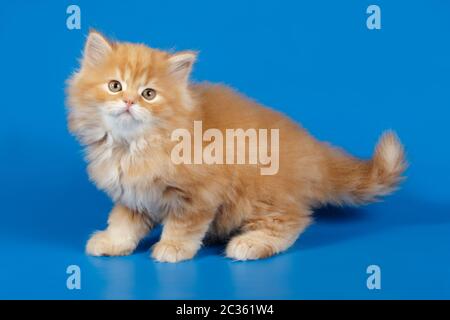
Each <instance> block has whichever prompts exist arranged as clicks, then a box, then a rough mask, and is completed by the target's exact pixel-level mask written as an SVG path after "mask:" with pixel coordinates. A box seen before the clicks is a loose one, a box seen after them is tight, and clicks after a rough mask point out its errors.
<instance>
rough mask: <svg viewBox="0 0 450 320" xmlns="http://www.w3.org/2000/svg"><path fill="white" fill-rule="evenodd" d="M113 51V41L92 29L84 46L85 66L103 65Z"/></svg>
mask: <svg viewBox="0 0 450 320" xmlns="http://www.w3.org/2000/svg"><path fill="white" fill-rule="evenodd" d="M111 51H112V45H111V43H110V42H109V41H108V40H107V39H106V38H105V37H104V36H103V35H102V34H101V33H99V32H97V31H95V30H91V31H90V32H89V36H88V38H87V40H86V45H85V46H84V54H83V66H90V67H97V66H99V65H101V64H102V63H103V62H104V61H105V59H106V58H107V56H108V55H109V54H110V53H111Z"/></svg>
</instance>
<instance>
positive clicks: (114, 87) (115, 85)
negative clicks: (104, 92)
mask: <svg viewBox="0 0 450 320" xmlns="http://www.w3.org/2000/svg"><path fill="white" fill-rule="evenodd" d="M108 89H109V91H111V92H114V93H116V92H119V91H121V90H122V85H121V84H120V82H119V81H117V80H111V81H110V82H109V83H108Z"/></svg>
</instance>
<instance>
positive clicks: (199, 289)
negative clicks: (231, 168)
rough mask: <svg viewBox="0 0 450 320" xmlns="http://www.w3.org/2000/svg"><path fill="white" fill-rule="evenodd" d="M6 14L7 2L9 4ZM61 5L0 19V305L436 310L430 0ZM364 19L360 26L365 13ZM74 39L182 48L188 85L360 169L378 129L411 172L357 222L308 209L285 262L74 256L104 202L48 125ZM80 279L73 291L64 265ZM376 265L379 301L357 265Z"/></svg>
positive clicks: (440, 209) (438, 106) (443, 34)
mask: <svg viewBox="0 0 450 320" xmlns="http://www.w3.org/2000/svg"><path fill="white" fill-rule="evenodd" d="M19 3H20V4H19ZM75 3H76V4H78V5H79V6H80V7H81V18H82V29H81V30H72V31H71V30H68V29H67V28H66V18H67V14H66V8H67V6H68V5H70V4H72V3H71V2H67V1H20V2H19V1H14V2H13V1H8V2H4V3H2V5H1V7H0V45H1V50H0V70H1V76H0V88H1V102H0V106H1V113H0V117H1V125H0V147H1V148H0V150H1V151H0V152H1V157H0V177H1V184H0V200H1V207H0V208H1V212H0V215H1V216H0V252H1V255H0V298H27V299H29V298H57V299H76V298H86V299H99V298H107V299H109V298H111V299H114V298H125V299H127V298H139V299H143V298H145V299H147V298H148V299H161V298H189V299H190V298H193V299H197V298H210V299H218V298H224V299H228V298H274V299H294V298H295V299H312V298H331V299H336V298H343V299H347V298H357V299H360V298H364V299H366V298H367V299H380V298H385V299H392V298H414V299H417V298H426V299H428V298H447V299H448V298H450V250H449V249H450V197H449V196H450V188H449V181H450V179H449V178H450V177H449V170H450V161H449V159H448V158H449V156H450V151H449V148H448V147H449V144H448V137H449V134H448V127H449V126H448V119H449V115H450V112H449V107H450V97H449V88H450V40H449V39H450V38H449V31H450V19H449V14H450V10H449V9H450V3H449V2H448V1H443V0H442V1H438V0H427V1H425V0H423V1H379V0H377V1H373V2H372V1H370V2H369V1H331V0H330V1H323V0H320V1H307V2H306V1H305V2H300V1H261V0H259V1H243V0H227V1H132V0H127V1H76V2H75ZM372 3H376V4H378V5H380V7H381V10H382V29H381V30H373V31H371V30H368V29H367V27H366V18H367V14H366V8H367V6H368V5H370V4H372ZM89 27H95V28H98V29H99V30H101V31H102V32H104V33H105V34H106V35H108V36H111V37H113V38H116V39H120V40H126V41H132V42H144V43H147V44H149V45H151V46H155V47H159V48H165V49H170V48H175V49H195V50H199V51H200V57H199V61H198V63H197V65H196V68H195V72H194V74H193V77H194V79H196V80H209V81H213V82H224V83H226V84H229V85H231V86H233V87H234V88H237V89H239V90H240V91H241V92H243V93H245V94H247V95H249V96H251V97H253V98H256V99H257V100H258V101H260V102H261V103H263V104H266V105H269V106H271V107H273V108H275V109H278V110H281V111H283V112H284V113H286V114H287V115H289V116H290V117H292V118H293V119H295V120H297V121H299V122H301V123H302V124H303V125H304V126H305V127H306V128H308V129H309V130H310V131H311V132H312V133H313V134H314V135H315V136H316V137H318V138H320V139H323V140H327V141H330V142H332V143H333V144H336V145H339V146H342V147H344V148H345V149H347V150H348V151H350V152H351V153H353V154H355V155H358V156H361V157H368V156H370V154H371V152H372V149H373V146H374V144H375V142H376V140H377V137H378V136H379V134H380V133H381V132H382V131H383V130H384V129H387V128H393V129H395V130H396V131H397V132H398V134H399V136H400V137H401V139H402V141H403V142H404V144H405V145H406V148H407V153H408V159H409V161H410V163H411V165H410V168H409V170H408V172H407V175H408V179H407V180H406V182H405V183H404V185H403V187H402V189H401V190H400V191H399V192H397V193H396V194H395V195H393V196H390V197H388V198H387V199H386V201H384V202H381V203H376V204H372V205H369V206H365V207H362V208H357V209H355V208H342V209H336V208H326V209H322V210H319V211H318V212H317V213H316V217H317V219H316V223H315V224H314V225H313V226H312V227H310V228H309V229H308V230H307V231H306V233H305V234H304V235H302V236H301V238H300V239H299V240H298V241H297V242H296V244H295V245H294V246H293V247H292V248H291V249H290V250H289V251H287V252H286V253H284V254H281V255H279V256H277V257H273V258H270V259H266V260H261V261H256V262H243V263H242V262H232V261H230V260H228V259H226V258H224V256H223V247H220V246H219V247H208V248H204V249H202V250H201V251H200V253H199V254H198V256H197V257H196V258H195V259H194V260H192V261H187V262H184V263H180V264H160V263H156V262H154V261H152V260H151V259H150V258H149V252H148V249H149V247H150V246H151V245H152V243H154V242H155V241H156V240H157V237H158V234H157V233H158V232H155V233H153V234H152V235H151V236H150V237H149V238H148V239H146V240H145V241H144V242H143V243H142V245H141V246H140V247H139V249H138V251H137V252H136V253H135V254H133V255H131V256H128V257H120V258H94V257H88V256H86V255H85V254H84V245H85V242H86V240H87V239H88V236H89V235H90V233H91V232H92V231H93V230H95V229H102V228H104V227H105V223H106V218H107V215H108V211H109V210H110V208H111V205H112V204H111V201H110V200H109V199H108V198H107V197H106V196H105V195H104V194H103V193H102V192H100V191H97V190H96V189H95V187H94V186H93V185H92V184H91V183H90V182H89V181H88V178H87V175H86V173H85V163H84V161H83V157H82V151H81V148H80V146H79V145H78V144H77V142H76V141H75V139H74V138H73V137H71V136H70V134H69V133H68V131H67V129H66V119H65V108H64V81H65V79H66V78H67V77H68V76H69V75H70V74H71V73H72V72H73V71H74V69H75V68H76V67H77V58H79V57H80V53H81V50H82V47H83V43H84V40H85V36H86V34H87V31H88V29H89ZM72 264H76V265H79V266H80V268H81V285H82V288H81V290H72V291H70V290H68V289H67V288H66V278H67V276H68V275H67V274H66V268H67V266H69V265H72ZM372 264H376V265H379V266H380V267H381V275H382V279H381V285H382V288H381V290H372V291H371V290H368V289H367V287H366V279H367V276H368V275H367V274H366V268H367V266H369V265H372Z"/></svg>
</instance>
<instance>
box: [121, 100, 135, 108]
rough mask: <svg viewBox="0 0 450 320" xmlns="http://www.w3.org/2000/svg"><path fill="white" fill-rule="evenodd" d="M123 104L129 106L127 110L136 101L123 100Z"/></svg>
mask: <svg viewBox="0 0 450 320" xmlns="http://www.w3.org/2000/svg"><path fill="white" fill-rule="evenodd" d="M123 102H125V104H126V105H127V108H130V107H131V106H132V105H133V104H134V101H133V100H131V99H125V100H123Z"/></svg>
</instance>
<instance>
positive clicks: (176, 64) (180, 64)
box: [169, 51, 197, 82]
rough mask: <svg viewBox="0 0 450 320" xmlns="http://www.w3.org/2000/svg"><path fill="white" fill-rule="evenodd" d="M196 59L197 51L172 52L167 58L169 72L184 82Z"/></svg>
mask: <svg viewBox="0 0 450 320" xmlns="http://www.w3.org/2000/svg"><path fill="white" fill-rule="evenodd" d="M196 59H197V53H196V52H193V51H182V52H179V53H175V54H173V55H172V56H170V58H169V73H170V74H171V75H173V76H174V77H175V78H176V79H178V80H180V81H184V82H186V81H187V80H188V78H189V74H190V73H191V70H192V66H193V65H194V62H195V60H196Z"/></svg>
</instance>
